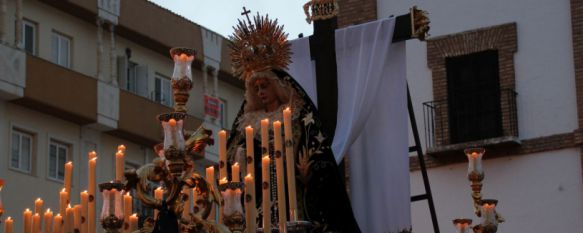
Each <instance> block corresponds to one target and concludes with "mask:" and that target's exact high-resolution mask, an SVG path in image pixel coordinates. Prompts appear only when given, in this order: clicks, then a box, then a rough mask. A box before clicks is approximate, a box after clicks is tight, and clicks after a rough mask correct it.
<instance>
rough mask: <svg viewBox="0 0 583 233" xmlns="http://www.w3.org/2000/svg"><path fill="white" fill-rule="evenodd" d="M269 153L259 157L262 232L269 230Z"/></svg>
mask: <svg viewBox="0 0 583 233" xmlns="http://www.w3.org/2000/svg"><path fill="white" fill-rule="evenodd" d="M270 162H271V161H270V159H269V154H267V155H266V156H263V159H261V178H262V181H263V187H262V188H263V202H262V205H263V232H271V188H270V185H269V163H270Z"/></svg>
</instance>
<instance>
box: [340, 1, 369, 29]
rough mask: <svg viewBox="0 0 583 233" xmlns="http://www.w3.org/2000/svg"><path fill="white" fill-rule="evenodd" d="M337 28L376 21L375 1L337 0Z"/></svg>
mask: <svg viewBox="0 0 583 233" xmlns="http://www.w3.org/2000/svg"><path fill="white" fill-rule="evenodd" d="M337 2H338V5H339V6H340V13H339V14H338V28H343V27H346V26H350V25H355V24H361V23H366V22H370V21H373V20H376V19H377V1H376V0H338V1H337Z"/></svg>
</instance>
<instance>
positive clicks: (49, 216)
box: [44, 209, 58, 233]
mask: <svg viewBox="0 0 583 233" xmlns="http://www.w3.org/2000/svg"><path fill="white" fill-rule="evenodd" d="M44 221H45V227H44V228H45V231H44V233H51V227H52V224H53V211H51V209H47V211H46V212H45V215H44ZM56 233H58V232H56Z"/></svg>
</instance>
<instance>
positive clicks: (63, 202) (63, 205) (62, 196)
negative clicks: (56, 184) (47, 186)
mask: <svg viewBox="0 0 583 233" xmlns="http://www.w3.org/2000/svg"><path fill="white" fill-rule="evenodd" d="M68 197H69V193H67V189H66V188H63V189H62V190H61V192H60V193H59V201H60V202H59V204H60V205H59V206H60V209H59V213H60V214H61V216H65V213H66V210H67V204H69V201H68V200H69V199H68Z"/></svg>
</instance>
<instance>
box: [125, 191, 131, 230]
mask: <svg viewBox="0 0 583 233" xmlns="http://www.w3.org/2000/svg"><path fill="white" fill-rule="evenodd" d="M132 201H133V200H132V196H131V195H130V192H126V194H125V195H123V218H124V222H126V223H128V222H129V220H130V215H131V214H132V208H133V207H132Z"/></svg>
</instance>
